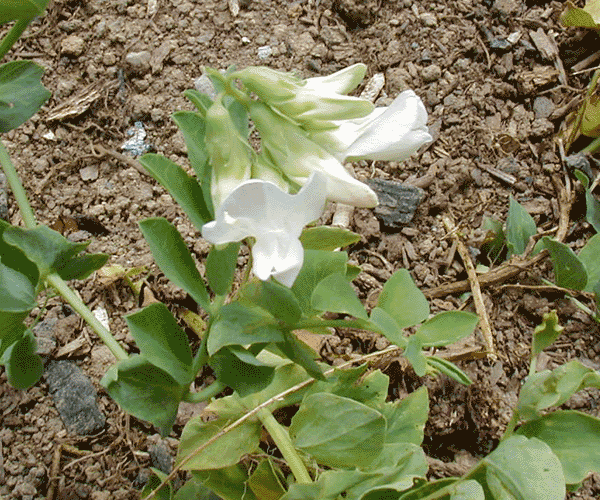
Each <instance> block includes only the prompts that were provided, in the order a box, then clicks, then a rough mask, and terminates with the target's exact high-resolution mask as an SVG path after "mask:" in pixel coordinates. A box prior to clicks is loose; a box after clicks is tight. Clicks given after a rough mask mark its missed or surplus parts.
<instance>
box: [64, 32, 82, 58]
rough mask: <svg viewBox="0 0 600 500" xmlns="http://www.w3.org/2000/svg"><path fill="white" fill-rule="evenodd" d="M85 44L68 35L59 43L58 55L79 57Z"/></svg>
mask: <svg viewBox="0 0 600 500" xmlns="http://www.w3.org/2000/svg"><path fill="white" fill-rule="evenodd" d="M84 48H85V42H84V41H83V38H81V37H80V36H77V35H69V36H68V37H66V38H64V39H63V41H62V42H61V43H60V53H61V54H62V55H63V56H70V57H79V56H80V55H81V54H83V49H84Z"/></svg>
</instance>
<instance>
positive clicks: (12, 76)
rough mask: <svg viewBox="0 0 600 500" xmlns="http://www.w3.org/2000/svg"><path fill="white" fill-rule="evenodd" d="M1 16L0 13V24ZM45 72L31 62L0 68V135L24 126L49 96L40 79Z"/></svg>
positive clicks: (13, 63)
mask: <svg viewBox="0 0 600 500" xmlns="http://www.w3.org/2000/svg"><path fill="white" fill-rule="evenodd" d="M2 17H3V13H2V11H1V10H0V22H2V21H1V19H2ZM43 73H44V70H43V69H42V68H41V67H40V66H38V65H37V64H35V63H33V62H31V61H12V62H9V63H6V64H3V65H2V66H0V133H4V132H8V131H9V130H13V129H15V128H17V127H18V126H19V125H21V124H23V123H25V122H26V121H27V120H29V118H31V117H32V116H33V115H34V114H35V113H37V111H38V110H39V109H40V108H41V107H42V104H44V103H45V102H46V101H47V100H48V99H49V98H50V96H51V95H52V94H50V92H49V91H48V90H47V89H46V88H44V86H43V85H42V84H41V82H40V79H41V77H42V74H43Z"/></svg>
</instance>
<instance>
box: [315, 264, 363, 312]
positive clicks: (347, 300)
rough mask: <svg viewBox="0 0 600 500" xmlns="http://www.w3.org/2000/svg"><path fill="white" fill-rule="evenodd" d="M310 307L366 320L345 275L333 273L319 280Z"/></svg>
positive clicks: (361, 306) (359, 302) (360, 304)
mask: <svg viewBox="0 0 600 500" xmlns="http://www.w3.org/2000/svg"><path fill="white" fill-rule="evenodd" d="M311 305H312V307H313V308H314V309H316V310H317V311H329V312H336V313H343V314H350V315H351V316H354V317H355V318H360V319H368V316H367V313H366V311H365V308H364V306H363V305H362V303H361V301H360V300H359V299H358V297H357V296H356V292H355V291H354V288H352V285H350V283H348V280H347V279H346V277H345V275H343V274H340V273H334V274H330V275H329V276H327V277H326V278H325V279H323V280H321V281H320V282H319V284H318V285H317V286H316V288H315V289H314V291H313V293H312V296H311Z"/></svg>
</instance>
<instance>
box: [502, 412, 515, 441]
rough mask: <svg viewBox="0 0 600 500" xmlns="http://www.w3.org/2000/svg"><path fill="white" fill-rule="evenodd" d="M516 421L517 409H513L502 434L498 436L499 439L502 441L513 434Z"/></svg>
mask: <svg viewBox="0 0 600 500" xmlns="http://www.w3.org/2000/svg"><path fill="white" fill-rule="evenodd" d="M518 423H519V413H518V412H517V411H514V412H513V414H512V417H510V421H509V422H508V425H507V426H506V430H505V431H504V434H503V435H502V437H501V438H500V441H504V440H505V439H508V438H509V437H511V436H512V435H513V434H514V432H515V427H516V426H517V424H518Z"/></svg>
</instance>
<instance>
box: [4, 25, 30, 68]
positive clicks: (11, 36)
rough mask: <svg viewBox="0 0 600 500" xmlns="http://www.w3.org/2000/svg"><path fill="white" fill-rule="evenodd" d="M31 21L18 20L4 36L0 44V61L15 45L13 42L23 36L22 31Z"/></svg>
mask: <svg viewBox="0 0 600 500" xmlns="http://www.w3.org/2000/svg"><path fill="white" fill-rule="evenodd" d="M32 20H33V18H32V19H19V20H18V21H17V22H16V23H15V24H14V26H13V27H12V28H11V30H10V31H9V32H8V33H7V34H6V36H5V37H4V38H3V39H2V42H0V59H2V58H3V57H4V56H5V55H6V53H7V52H8V51H9V50H10V48H11V47H12V46H13V45H14V44H15V42H16V41H17V40H18V39H19V37H20V36H21V35H22V34H23V31H25V29H26V28H27V26H29V23H30V22H31V21H32Z"/></svg>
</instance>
